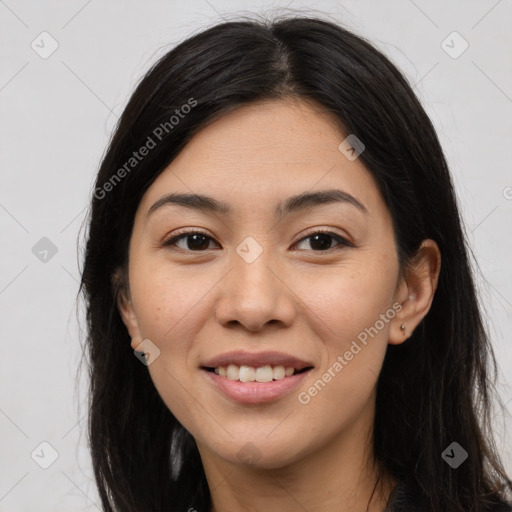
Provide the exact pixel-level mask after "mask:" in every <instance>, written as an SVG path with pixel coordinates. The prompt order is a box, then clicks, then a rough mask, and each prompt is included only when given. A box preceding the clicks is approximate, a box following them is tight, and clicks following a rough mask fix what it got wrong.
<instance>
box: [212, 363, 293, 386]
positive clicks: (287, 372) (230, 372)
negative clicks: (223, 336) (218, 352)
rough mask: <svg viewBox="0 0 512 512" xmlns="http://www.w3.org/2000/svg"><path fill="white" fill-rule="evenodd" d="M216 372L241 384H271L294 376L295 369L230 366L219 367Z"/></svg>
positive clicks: (268, 366)
mask: <svg viewBox="0 0 512 512" xmlns="http://www.w3.org/2000/svg"><path fill="white" fill-rule="evenodd" d="M214 372H215V373H216V374H217V375H220V376H221V377H226V378H228V379H229V380H239V381H240V382H255V381H256V382H271V381H272V380H281V379H284V378H285V377H290V376H291V375H293V374H294V372H295V368H292V367H286V368H285V367H284V366H283V365H277V366H270V365H265V366H259V367H257V368H255V367H253V366H246V365H242V366H237V365H236V364H228V365H227V366H218V367H217V368H215V370H214Z"/></svg>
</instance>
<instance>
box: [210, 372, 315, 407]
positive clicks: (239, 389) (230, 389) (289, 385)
mask: <svg viewBox="0 0 512 512" xmlns="http://www.w3.org/2000/svg"><path fill="white" fill-rule="evenodd" d="M310 371H311V370H308V371H305V372H302V373H296V374H295V375H291V376H290V377H284V378H283V379H279V380H273V381H271V382H240V381H238V380H229V379H228V378H227V377H222V376H220V375H217V374H216V373H214V372H210V371H208V370H206V369H204V368H201V373H202V374H203V375H204V376H205V378H206V379H208V380H209V382H210V383H211V384H213V386H214V387H215V388H216V389H217V390H219V391H220V392H221V393H223V394H224V395H225V396H227V397H228V398H230V399H231V400H233V401H235V402H237V403H240V404H261V403H268V402H273V401H275V400H278V399H280V398H283V397H284V396H286V395H288V394H289V393H291V392H292V390H293V389H295V388H296V387H297V386H298V385H299V384H300V383H301V382H302V381H303V379H304V378H305V377H306V375H307V374H308V373H309V372H310Z"/></svg>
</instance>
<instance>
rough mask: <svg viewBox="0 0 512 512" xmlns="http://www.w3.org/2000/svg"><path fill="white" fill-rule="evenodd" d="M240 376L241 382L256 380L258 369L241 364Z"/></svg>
mask: <svg viewBox="0 0 512 512" xmlns="http://www.w3.org/2000/svg"><path fill="white" fill-rule="evenodd" d="M238 378H239V379H240V382H254V381H255V380H256V370H255V369H254V368H253V367H252V366H240V373H239V376H238Z"/></svg>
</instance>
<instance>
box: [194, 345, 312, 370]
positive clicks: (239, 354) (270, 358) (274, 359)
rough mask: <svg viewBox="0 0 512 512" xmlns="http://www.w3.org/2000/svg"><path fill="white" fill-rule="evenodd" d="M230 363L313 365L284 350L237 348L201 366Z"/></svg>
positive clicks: (292, 366) (210, 366)
mask: <svg viewBox="0 0 512 512" xmlns="http://www.w3.org/2000/svg"><path fill="white" fill-rule="evenodd" d="M228 364H236V365H237V366H242V365H244V366H253V367H255V368H257V367H260V366H265V365H271V366H277V365H282V366H284V367H285V368H295V369H296V370H302V369H303V368H307V367H309V366H313V365H312V364H311V363H308V362H307V361H304V360H302V359H299V358H298V357H295V356H292V355H290V354H285V353H283V352H275V351H267V352H247V351H245V350H235V351H233V352H226V353H224V354H220V355H218V356H215V357H213V358H211V359H208V360H206V361H204V362H203V363H201V366H202V367H203V368H218V367H219V366H227V365H228Z"/></svg>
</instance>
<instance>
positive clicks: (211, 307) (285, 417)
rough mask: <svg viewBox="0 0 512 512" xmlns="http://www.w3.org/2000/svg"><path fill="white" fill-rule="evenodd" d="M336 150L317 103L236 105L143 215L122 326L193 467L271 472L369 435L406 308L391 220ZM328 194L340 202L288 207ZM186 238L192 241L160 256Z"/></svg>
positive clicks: (201, 136)
mask: <svg viewBox="0 0 512 512" xmlns="http://www.w3.org/2000/svg"><path fill="white" fill-rule="evenodd" d="M376 122H378V121H377V120H376ZM345 138H346V136H345V135H343V134H342V133H341V132H340V131H339V129H338V128H336V125H335V123H334V122H333V120H332V118H330V117H329V116H328V115H327V114H325V113H321V111H320V107H318V106H317V105H315V104H308V103H304V102H300V103H297V102H292V101H286V102H284V101H267V102H261V103H258V104H254V105H250V106H244V107H242V108H239V109H237V110H236V111H233V112H231V113H229V114H227V115H225V116H224V117H222V118H220V119H219V120H217V121H216V122H214V123H213V124H211V125H209V126H207V127H206V128H204V129H203V130H202V131H200V132H199V133H198V134H196V135H195V136H194V138H193V139H192V140H191V141H190V143H189V144H188V145H187V146H186V147H185V148H184V149H183V151H182V152H181V153H180V154H179V156H178V157H177V158H176V159H175V160H174V161H173V162H172V163H171V164H170V165H169V166H168V167H167V168H166V169H165V170H164V171H163V172H162V173H161V174H160V175H159V177H158V178H157V179H156V180H155V182H154V183H153V184H152V185H151V187H150V188H149V189H148V190H147V192H146V193H145V195H144V197H143V199H142V201H141V203H140V205H139V208H138V211H137V213H136V218H135V223H134V227H133V233H132V238H131V243H130V253H129V285H130V297H131V302H126V303H123V304H122V305H121V310H122V314H123V319H124V321H125V324H126V325H127V327H128V329H129V332H130V335H131V336H132V338H133V342H132V347H133V348H134V349H135V348H137V347H139V350H142V349H141V348H140V345H139V343H140V342H141V341H142V340H150V342H151V343H149V344H148V342H147V341H145V342H144V343H145V344H146V345H144V346H145V349H146V350H147V351H148V352H149V353H150V354H151V353H153V354H152V356H150V359H149V363H150V364H149V365H148V370H149V372H150V375H151V378H152V380H153V382H154V385H155V386H156V389H157V390H158V392H159V394H160V395H161V397H162V399H163V401H164V402H165V404H166V405H167V406H168V408H169V409H170V410H171V411H172V413H173V414H174V415H175V416H176V418H177V419H178V420H179V421H180V423H181V424H182V425H183V426H184V427H185V428H186V429H187V430H188V431H189V432H190V433H191V434H192V436H193V437H194V438H195V439H196V441H197V443H198V446H199V448H200V451H201V454H202V456H203V457H205V456H206V455H209V456H216V457H221V458H222V459H224V460H227V461H230V462H232V463H235V464H245V463H251V464H253V465H257V466H260V467H262V468H272V467H282V466H285V465H287V464H290V463H292V462H293V461H297V460H299V459H301V458H303V457H305V456H306V455H308V454H311V453H313V452H315V451H317V450H320V449H321V448H322V447H325V446H328V443H330V442H332V441H334V440H335V439H339V438H341V437H343V436H345V437H349V436H351V435H353V434H354V433H355V432H361V431H363V430H364V429H366V428H368V427H369V425H370V424H371V422H372V414H373V410H374V399H375V389H376V381H377V378H378V375H379V372H380V369H381V366H382V363H383V359H384V355H385V352H386V347H387V344H388V343H389V342H393V341H392V340H396V343H399V342H400V341H399V339H400V340H401V338H405V336H404V334H403V332H401V331H400V330H399V325H400V324H401V323H402V321H401V320H400V319H399V317H400V313H399V310H400V308H401V303H402V302H403V301H404V298H403V296H402V295H403V293H402V290H403V289H402V285H401V281H400V280H399V266H398V260H397V251H396V248H395V240H394V233H393V228H392V220H391V216H390V213H389V211H388V209H387V208H386V205H385V203H384V201H383V198H382V197H381V195H380V193H379V191H378V188H377V185H376V183H375V181H374V179H373V178H372V176H371V174H370V173H369V172H368V171H367V170H366V169H365V167H364V166H363V164H362V162H361V160H360V159H359V158H355V156H356V155H355V154H354V155H352V152H351V151H349V150H348V151H347V150H343V151H342V150H340V149H339V146H340V144H341V143H342V142H343V140H344V139H345ZM363 142H364V141H363ZM343 147H345V146H343ZM327 190H332V191H339V192H337V194H338V196H337V197H335V196H334V193H332V195H331V198H332V200H329V201H320V200H319V199H318V197H317V198H316V199H315V197H314V196H313V197H312V198H310V199H309V200H308V199H305V200H303V201H301V200H291V201H290V198H292V197H294V196H300V195H303V194H316V193H318V192H320V191H327ZM169 194H192V195H197V196H208V197H209V198H211V201H210V202H204V201H203V202H202V203H201V204H202V205H204V206H205V207H204V208H198V207H197V206H184V205H183V204H176V203H173V202H171V201H166V202H165V201H161V200H162V198H165V197H166V196H168V195H169ZM333 198H335V199H336V200H334V199H333ZM214 201H215V203H214ZM217 203H222V205H223V206H225V208H224V209H223V210H222V211H216V210H214V209H213V205H214V204H217ZM154 205H156V206H154ZM153 206H154V208H153V209H152V207H153ZM278 206H280V209H277V208H278ZM150 210H151V211H150ZM228 210H229V211H228ZM276 212H277V213H276ZM190 231H192V232H194V231H200V232H201V234H202V235H200V236H194V235H191V236H190V235H189V236H188V237H187V236H184V237H182V238H180V239H175V240H174V242H172V243H169V244H166V241H169V240H171V239H173V238H175V237H177V236H178V235H183V234H184V233H186V232H190ZM318 231H325V232H328V233H329V234H323V235H318ZM315 234H317V236H315ZM404 293H406V292H405V291H404ZM155 347H156V348H155ZM158 351H159V352H158ZM233 352H237V354H233ZM268 352H272V354H269V353H268ZM276 353H277V354H276ZM225 354H227V356H226V357H225V358H224V359H223V360H219V361H218V364H217V363H215V361H214V362H213V363H211V360H213V359H216V358H218V357H222V356H223V355H225ZM287 357H288V360H286V359H283V358H287ZM293 358H295V360H294V359H293ZM230 362H231V363H232V364H235V366H231V367H230V369H227V366H228V363H230ZM211 364H213V365H215V366H222V367H223V368H226V371H227V372H228V373H229V375H228V377H231V378H236V377H237V376H238V378H242V380H247V379H249V381H247V382H235V381H234V380H231V378H228V377H226V376H223V373H224V372H223V370H219V369H218V370H217V371H218V372H219V373H220V374H219V375H217V374H216V373H214V372H211V371H208V370H207V369H205V368H204V367H205V366H209V365H211ZM269 365H270V369H269V368H264V367H266V366H269ZM238 366H242V367H244V366H245V367H249V368H242V371H241V373H237V368H238ZM279 366H283V368H284V370H282V369H281V368H279ZM252 367H256V368H260V367H261V368H263V369H258V370H255V371H254V372H253V370H252V369H251V368H252ZM288 367H292V368H294V369H295V370H299V369H301V368H302V367H311V369H309V370H308V371H305V372H302V373H300V374H298V375H295V376H286V368H288ZM289 372H290V371H288V373H289ZM283 373H284V374H285V376H284V378H282V377H283ZM255 374H256V375H257V377H258V379H259V380H263V381H265V380H269V379H272V380H271V381H270V382H251V381H250V379H253V378H254V376H255ZM274 377H275V378H276V380H274Z"/></svg>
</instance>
